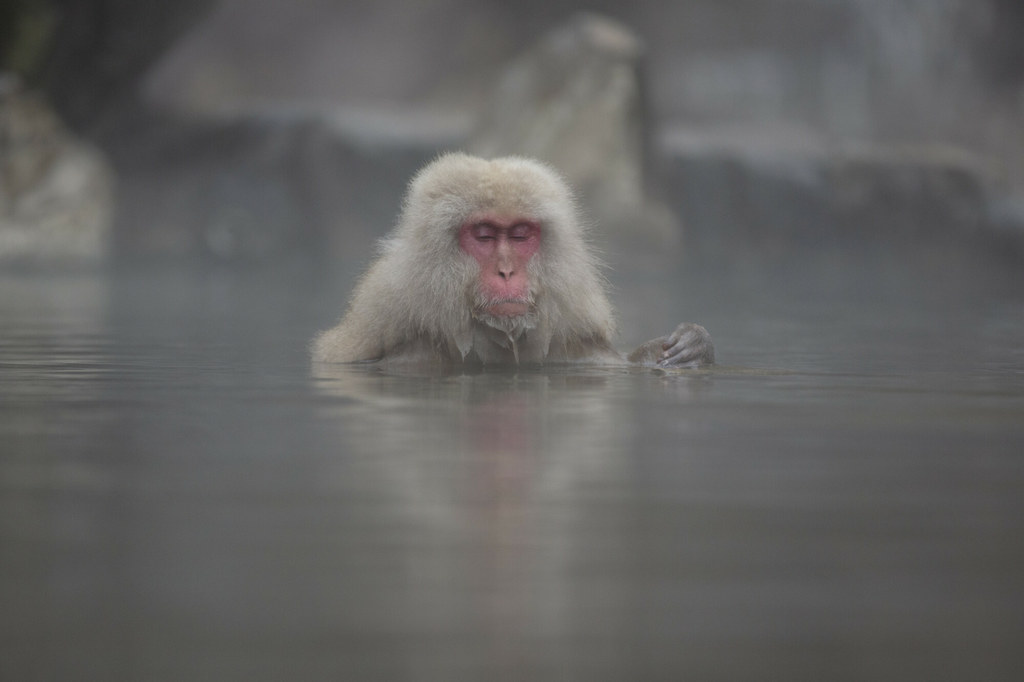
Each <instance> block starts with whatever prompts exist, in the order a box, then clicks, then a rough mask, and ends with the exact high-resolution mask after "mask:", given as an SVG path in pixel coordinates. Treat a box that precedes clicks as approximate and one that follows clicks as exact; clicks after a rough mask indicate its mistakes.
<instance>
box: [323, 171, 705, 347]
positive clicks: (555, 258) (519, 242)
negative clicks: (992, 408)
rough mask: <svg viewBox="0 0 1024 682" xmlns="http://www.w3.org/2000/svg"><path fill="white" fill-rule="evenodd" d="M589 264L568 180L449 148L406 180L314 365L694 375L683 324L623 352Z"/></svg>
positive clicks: (694, 336) (690, 334)
mask: <svg viewBox="0 0 1024 682" xmlns="http://www.w3.org/2000/svg"><path fill="white" fill-rule="evenodd" d="M614 334H615V321H614V316H613V313H612V307H611V304H610V303H609V301H608V296H607V294H606V293H605V283H604V281H603V279H602V277H601V275H600V272H599V264H598V261H597V259H596V257H595V256H594V254H593V253H592V251H591V250H590V248H589V247H588V245H587V243H586V241H585V240H584V234H583V227H582V225H581V222H580V218H579V216H578V212H577V208H576V204H575V202H574V200H573V197H572V193H571V192H570V190H569V188H568V186H567V185H566V183H565V182H564V181H563V180H562V178H561V177H560V176H559V175H558V174H557V173H556V172H554V171H553V170H552V169H551V168H549V167H548V166H546V165H544V164H542V163H540V162H537V161H533V160H530V159H525V158H519V157H505V158H499V159H494V160H484V159H480V158H476V157H472V156H468V155H465V154H447V155H445V156H442V157H440V158H439V159H437V160H436V161H434V162H432V163H430V164H429V165H427V166H426V167H425V168H424V169H423V170H421V171H420V172H419V173H418V174H417V175H416V177H415V178H413V180H412V182H411V184H410V187H409V192H408V194H407V196H406V198H405V204H404V208H403V212H402V215H401V218H400V220H399V223H398V226H397V227H396V228H395V229H394V231H393V232H392V233H391V234H390V235H389V236H388V237H387V238H386V239H385V240H384V241H383V243H382V245H381V249H380V255H379V257H378V258H377V260H376V262H375V263H374V264H373V265H372V266H371V267H370V270H369V271H368V272H367V273H366V274H365V275H364V276H363V278H362V280H361V281H360V282H359V284H358V286H357V287H356V290H355V293H354V294H353V296H352V299H351V301H350V306H349V310H348V312H347V313H346V314H345V316H344V318H342V320H341V322H340V323H339V324H338V326H336V327H334V328H333V329H330V330H328V331H325V332H323V333H321V334H320V335H319V336H318V337H317V338H316V340H315V341H314V343H313V359H314V361H316V362H387V363H396V362H400V363H407V364H412V363H419V364H429V365H438V364H446V365H454V366H457V365H461V364H472V365H481V364H482V365H516V364H540V363H558V362H597V363H604V364H609V363H622V362H624V361H629V362H632V363H639V364H643V365H651V366H661V367H699V366H703V365H709V364H712V363H714V359H715V351H714V347H713V345H712V343H711V337H710V336H709V335H708V333H707V331H706V330H705V329H704V328H703V327H701V326H699V325H695V324H682V325H679V326H678V327H677V328H676V329H675V331H673V332H672V333H670V334H668V335H666V336H663V337H659V338H657V339H653V340H651V341H648V342H647V343H645V344H643V345H642V346H640V347H639V348H637V349H636V350H635V351H633V352H632V353H630V354H629V355H628V356H626V357H623V356H622V355H620V354H619V353H617V352H616V351H615V350H614V348H613V347H612V338H613V336H614Z"/></svg>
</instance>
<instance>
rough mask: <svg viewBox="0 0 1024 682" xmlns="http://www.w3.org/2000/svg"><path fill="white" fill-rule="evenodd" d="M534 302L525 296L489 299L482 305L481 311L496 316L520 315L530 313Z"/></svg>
mask: <svg viewBox="0 0 1024 682" xmlns="http://www.w3.org/2000/svg"><path fill="white" fill-rule="evenodd" d="M532 309H533V304H532V303H531V302H530V301H529V300H527V299H525V298H503V299H499V300H496V301H488V302H487V303H485V304H484V305H482V306H480V311H481V312H484V313H486V314H488V315H492V316H494V317H519V316H521V315H528V314H529V313H530V311H531V310H532Z"/></svg>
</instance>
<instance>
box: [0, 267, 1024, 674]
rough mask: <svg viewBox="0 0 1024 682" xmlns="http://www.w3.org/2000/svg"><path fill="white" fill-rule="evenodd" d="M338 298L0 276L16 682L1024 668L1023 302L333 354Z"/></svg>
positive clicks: (5, 662)
mask: <svg viewBox="0 0 1024 682" xmlns="http://www.w3.org/2000/svg"><path fill="white" fill-rule="evenodd" d="M317 287H318V285H317V283H312V282H309V281H308V280H304V279H302V277H301V276H299V277H298V278H297V279H295V280H290V281H288V282H282V281H273V280H271V281H266V280H264V279H262V278H261V277H256V276H248V275H244V274H225V273H220V274H217V273H216V272H213V271H210V272H206V273H191V272H190V273H184V272H162V273H161V272H146V273H117V274H115V275H112V276H110V277H109V278H108V277H107V276H99V275H88V274H83V275H80V276H77V277H74V278H50V277H44V276H41V275H30V274H22V275H13V274H8V275H4V276H3V277H0V288H2V290H3V292H4V295H3V296H2V297H0V320H2V325H0V386H2V391H0V453H2V455H0V643H2V647H3V652H4V653H3V656H2V657H0V676H2V677H3V679H8V678H9V679H33V678H41V679H103V680H136V679H190V680H192V679H218V680H219V679H225V678H245V679H248V680H261V679H282V678H285V677H288V678H291V677H297V678H300V679H320V678H332V679H361V680H362V679H404V678H414V679H437V680H459V679H467V680H476V679H485V678H486V679H490V678H494V677H499V678H500V677H503V676H504V677H507V678H509V679H562V678H565V677H568V678H579V679H609V680H620V679H647V678H664V679H684V678H685V679H722V678H747V679H763V678H764V677H777V678H780V679H837V678H838V679H878V678H883V679H884V678H887V677H891V676H892V671H894V670H899V671H900V672H899V676H900V677H901V679H902V678H912V679H913V678H917V679H935V678H942V677H949V678H957V679H1007V680H1009V679H1018V678H1019V677H1020V673H1021V672H1022V671H1021V659H1020V657H1019V654H1018V650H1019V644H1020V642H1021V638H1022V634H1024V633H1022V626H1021V621H1020V613H1021V609H1022V607H1024V598H1022V597H1024V594H1022V586H1021V583H1020V578H1019V576H1020V575H1021V573H1022V569H1024V542H1022V541H1021V538H1022V537H1024V532H1022V531H1024V521H1022V519H1024V498H1022V497H1021V495H1020V490H1021V489H1022V484H1024V462H1022V460H1021V458H1020V454H1019V452H1020V450H1021V446H1022V444H1024V355H1022V354H1021V343H1020V339H1021V338H1024V308H1022V307H1021V304H1020V302H1019V301H1014V300H1004V301H1001V302H997V301H993V302H990V303H986V304H985V305H984V306H976V307H974V308H972V311H968V312H964V311H954V310H949V309H948V308H947V307H941V306H936V307H934V308H929V307H921V306H916V305H915V306H902V305H900V304H898V303H897V304H892V307H888V308H885V307H881V306H872V307H869V308H866V309H865V308H863V307H858V306H857V305H846V306H843V307H841V308H837V307H836V306H835V305H834V304H833V302H831V301H826V302H823V303H822V304H818V303H817V302H815V301H814V300H813V298H808V299H802V300H794V301H791V302H789V303H788V304H786V305H782V304H780V303H779V302H778V301H779V300H780V299H777V298H772V297H766V298H765V299H762V300H755V301H750V302H744V301H742V300H733V301H726V302H725V303H723V304H722V305H721V306H720V310H721V311H722V312H720V313H719V314H718V318H717V319H709V325H708V326H709V327H710V328H712V330H713V331H714V332H715V334H716V339H717V340H718V342H719V347H720V350H721V356H722V360H723V361H724V362H729V363H734V364H735V365H737V366H723V367H718V368H715V369H712V370H707V371H701V372H686V371H681V372H675V373H666V372H659V371H650V370H637V369H622V368H616V369H609V368H592V367H590V368H572V367H552V368H547V369H545V370H543V371H541V370H530V371H522V372H518V373H516V372H476V373H470V374H452V375H437V376H413V375H402V374H395V373H385V372H381V371H379V370H376V369H374V368H372V367H367V366H360V367H346V366H337V367H326V368H324V367H320V368H317V370H316V371H315V372H314V373H313V374H312V375H311V374H310V365H309V362H308V358H307V355H306V344H307V342H308V340H309V338H311V337H312V335H313V332H314V331H315V330H316V329H317V328H318V327H322V326H323V325H324V324H329V322H330V320H329V319H326V320H325V319H324V312H323V311H324V310H327V309H329V306H320V305H319V304H318V302H317V301H316V299H312V300H311V299H310V297H309V295H308V292H309V291H312V290H315V289H317ZM673 290H685V288H684V287H674V288H673ZM335 300H337V299H335ZM683 316H684V315H679V317H680V318H681V317H683ZM701 317H702V318H703V319H708V318H709V317H710V318H713V317H714V315H711V316H706V315H701ZM965 349H970V350H972V352H970V353H967V352H965ZM740 365H742V366H743V367H738V366H740Z"/></svg>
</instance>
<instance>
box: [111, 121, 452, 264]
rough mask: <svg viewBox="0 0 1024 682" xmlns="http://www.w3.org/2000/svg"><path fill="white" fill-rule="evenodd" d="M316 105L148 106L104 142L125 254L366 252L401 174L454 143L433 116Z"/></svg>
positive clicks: (333, 256)
mask: <svg viewBox="0 0 1024 682" xmlns="http://www.w3.org/2000/svg"><path fill="white" fill-rule="evenodd" d="M380 118H381V117H380V116H378V117H376V119H378V120H375V119H374V117H360V116H358V115H345V113H344V112H332V111H325V110H320V109H284V108H277V109H269V108H268V109H264V110H262V111H248V112H240V113H237V114H227V115H223V116H217V117H215V116H187V115H179V116H174V115H166V114H164V115H159V116H156V115H153V116H151V117H149V118H141V119H139V120H137V121H136V125H134V126H131V127H128V129H126V130H124V131H123V132H122V134H121V135H120V136H119V138H118V139H117V140H116V141H113V142H112V143H111V154H112V158H113V159H114V162H115V163H116V164H117V168H118V170H119V172H120V173H121V175H122V176H123V180H122V183H121V191H120V194H121V196H122V201H121V202H120V205H119V211H118V219H117V229H116V232H117V252H118V254H119V255H121V256H125V257H146V258H160V259H162V258H168V257H169V258H181V257H196V256H199V257H201V258H209V259H211V260H214V261H219V262H224V263H239V264H242V263H256V262H260V263H265V264H273V263H274V262H275V261H278V260H281V259H286V258H289V257H291V256H295V255H298V256H306V255H312V256H313V257H315V258H319V257H327V258H329V259H330V260H331V261H332V262H338V261H345V260H346V259H348V258H353V259H360V262H361V260H362V259H365V256H366V253H367V251H368V248H367V246H366V245H367V244H368V243H372V242H373V241H375V240H376V239H378V238H379V237H380V236H381V235H383V234H384V233H385V232H386V231H387V229H388V228H389V226H390V225H391V223H392V222H393V221H394V219H395V217H396V216H397V214H398V210H399V208H400V201H401V196H402V194H403V191H404V187H405V185H406V183H407V182H408V180H409V177H410V176H411V175H412V174H413V173H414V172H415V171H416V170H417V169H418V168H419V166H421V165H422V164H423V163H425V162H426V161H427V160H429V159H430V158H432V157H433V156H434V155H436V154H437V153H438V152H439V151H440V150H442V149H443V148H446V147H448V146H451V143H450V141H449V139H448V138H447V137H446V132H447V131H445V130H444V129H442V130H441V131H440V132H438V131H437V130H436V129H435V128H434V127H432V122H429V121H428V122H426V123H423V122H419V121H416V122H412V123H408V122H407V123H406V124H405V125H406V126H407V127H409V128H410V129H411V130H410V131H408V132H407V133H400V132H399V131H401V130H402V126H403V124H402V123H401V122H395V121H392V122H390V123H389V124H388V128H389V129H388V131H387V132H386V133H385V132H382V131H380V130H376V129H375V128H374V126H378V127H379V126H380V125H381V123H380V121H379V119H380Z"/></svg>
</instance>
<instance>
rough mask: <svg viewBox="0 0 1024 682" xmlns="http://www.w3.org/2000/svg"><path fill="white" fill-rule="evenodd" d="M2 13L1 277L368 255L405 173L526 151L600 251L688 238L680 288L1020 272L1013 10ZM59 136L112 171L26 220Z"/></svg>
mask: <svg viewBox="0 0 1024 682" xmlns="http://www.w3.org/2000/svg"><path fill="white" fill-rule="evenodd" d="M0 11H2V12H3V14H2V16H0V26H2V29H0V30H2V35H0V40H2V42H0V45H2V53H0V54H2V60H3V61H2V68H3V72H4V80H3V83H4V85H3V97H4V99H3V107H4V109H3V111H4V118H3V120H4V125H5V128H7V129H8V130H7V131H6V134H5V136H4V141H3V143H4V145H5V148H4V150H3V152H4V158H5V161H4V166H5V173H4V176H3V177H4V187H3V194H2V195H0V196H2V198H3V201H4V205H5V212H4V216H3V217H0V221H2V222H0V261H19V260H20V261H26V260H28V261H33V260H36V261H38V260H43V261H45V260H54V259H59V258H61V257H63V255H62V253H61V251H62V248H63V251H69V250H70V249H69V248H68V247H67V246H65V247H61V246H58V245H55V244H54V242H55V241H56V240H54V239H47V238H46V236H45V234H43V233H44V232H46V230H45V229H43V228H41V227H40V223H42V224H44V227H45V225H46V224H48V221H49V222H53V221H57V222H61V224H62V225H64V228H66V229H67V230H69V231H73V230H74V229H76V228H75V227H74V225H76V224H77V225H80V226H81V227H80V229H81V231H82V232H90V233H92V234H93V235H94V236H93V237H92V238H91V240H90V239H86V238H85V237H83V236H82V235H81V234H79V235H77V237H76V238H77V239H78V240H79V241H81V242H83V243H82V244H80V246H79V247H78V248H77V251H74V252H73V253H71V254H70V256H71V257H75V258H77V256H75V254H76V253H78V254H92V255H95V254H97V253H103V254H106V253H113V254H115V255H116V256H117V257H124V256H144V257H161V258H166V257H172V258H173V257H181V256H197V255H198V256H210V257H212V258H214V259H218V260H221V261H254V260H255V261H264V262H266V261H268V260H269V261H272V262H276V261H279V260H281V259H282V258H285V257H287V256H288V255H290V254H293V253H295V252H296V251H299V252H303V251H304V252H306V254H307V255H308V254H310V253H312V254H316V255H324V254H329V257H330V258H331V259H334V261H335V262H337V261H338V259H342V260H343V259H345V258H347V257H350V256H351V254H352V252H353V250H355V251H356V253H357V254H359V256H358V257H359V258H360V259H362V258H364V257H365V253H366V251H365V245H366V242H367V241H368V240H369V241H372V240H373V239H375V238H376V237H378V236H379V235H381V234H382V233H383V232H384V231H386V229H387V227H388V226H389V225H390V224H391V221H392V220H393V219H394V216H395V214H396V211H397V206H398V201H399V197H400V195H401V193H402V191H403V188H404V184H405V182H406V180H407V178H408V176H409V175H410V174H411V173H412V172H413V171H414V170H415V169H416V168H417V167H418V166H419V165H421V164H422V163H423V162H424V161H425V160H428V159H429V158H430V157H432V156H433V155H434V154H436V153H437V152H438V151H440V150H445V149H451V148H469V149H472V150H474V151H478V152H480V153H485V154H497V153H529V154H533V155H538V156H544V157H545V158H548V159H549V160H552V161H553V162H555V163H556V165H558V166H559V167H560V168H561V169H562V170H563V172H566V173H567V174H568V175H569V176H570V180H571V181H573V183H574V184H575V185H576V186H577V188H578V189H579V190H580V191H581V193H582V194H583V197H584V198H585V199H588V201H585V202H584V204H585V205H586V206H587V208H588V210H589V211H590V212H591V214H592V215H591V217H592V218H593V219H594V222H595V223H597V224H598V225H599V226H600V228H599V230H600V231H603V232H599V236H601V235H603V234H604V233H605V232H607V233H610V234H611V235H612V236H618V237H622V236H623V230H626V231H627V234H628V238H626V239H625V240H622V241H624V243H625V245H626V246H632V245H634V244H636V243H637V240H641V241H642V240H643V239H646V238H650V239H653V240H654V243H655V244H659V245H664V244H666V243H676V242H678V243H682V241H683V239H685V243H686V245H687V246H686V248H685V249H683V251H682V253H685V254H686V258H687V259H692V260H693V261H694V264H693V267H698V266H699V265H700V264H705V265H706V264H708V263H709V262H715V263H717V265H716V266H715V268H714V269H715V270H716V271H721V270H723V269H725V270H727V271H728V270H729V269H730V268H732V269H735V268H737V267H738V265H737V264H738V263H744V262H747V261H749V260H751V259H752V260H753V261H754V263H753V265H755V266H756V267H763V266H764V264H765V263H766V262H771V259H780V258H781V259H784V260H788V258H789V256H791V255H792V254H793V253H795V252H796V253H799V258H804V257H805V256H806V255H807V250H808V249H810V253H811V254H813V255H816V256H817V255H821V254H822V253H826V254H829V257H830V258H831V257H832V256H834V255H835V253H833V251H834V250H835V249H838V250H839V251H838V252H839V253H840V254H842V253H845V252H846V251H847V250H851V249H852V250H855V251H857V252H862V251H863V250H864V249H878V250H881V251H882V252H884V253H885V254H886V255H887V256H886V257H893V258H895V260H896V261H897V263H898V264H899V265H898V267H900V268H902V267H903V266H905V265H906V264H907V262H908V260H909V261H911V262H912V261H915V260H917V261H923V260H927V259H928V258H931V257H935V255H936V253H938V254H940V255H941V256H943V257H945V256H947V255H949V253H951V252H956V253H958V254H960V255H965V254H966V255H967V256H969V257H971V258H975V257H976V258H981V259H982V260H983V262H985V264H986V266H987V265H988V260H989V259H990V258H994V259H995V261H998V262H999V266H1000V267H1002V266H1006V265H1009V266H1010V267H1011V268H1012V269H1014V270H1016V269H1017V268H1018V267H1019V266H1020V265H1021V262H1022V258H1024V255H1022V254H1024V249H1022V246H1021V244H1022V241H1024V236H1022V235H1024V198H1022V197H1024V48H1022V47H1021V45H1022V40H1021V36H1022V35H1024V10H1022V9H1021V7H1020V5H1019V3H1017V2H1014V1H1013V0H978V1H966V0H904V1H902V2H891V3H890V2H886V3H876V2H870V1H868V0H731V1H730V2H713V1H711V0H708V1H702V0H689V1H687V2H665V1H658V0H646V1H645V0H641V1H639V2H630V3H623V2H591V3H582V2H573V1H567V0H553V1H546V2H537V3H532V2H526V3H519V4H516V5H515V6H514V7H512V6H509V5H507V4H506V3H500V2H462V1H460V0H432V1H430V2H413V1H412V0H409V1H403V0H393V1H391V2H383V3H377V2H374V3H371V2H332V1H330V0H298V1H295V2H276V1H275V0H246V1H242V0H237V1H233V0H224V1H222V2H213V1H212V0H188V1H187V2H180V3H174V4H173V5H169V4H166V3H161V2H156V1H155V0H153V1H150V0H141V1H127V0H125V1H119V0H74V1H70V0H69V1H67V2H62V1H61V0H52V1H47V0H7V1H6V2H5V3H4V5H3V9H2V10H0ZM567 120H568V121H572V123H569V124H567V123H566V121H567ZM513 121H516V122H517V123H516V124H514V125H513V124H511V122H513ZM524 121H525V123H524ZM58 138H59V139H62V140H63V139H67V140H73V141H74V144H72V142H70V141H69V142H59V141H56V140H57V139H58ZM79 143H82V144H84V145H87V147H88V149H90V150H92V152H93V154H94V155H93V156H92V157H91V162H92V163H95V164H96V166H97V167H98V168H103V169H106V171H109V175H110V180H109V181H104V182H101V181H100V180H98V179H97V177H96V176H97V174H98V172H95V173H90V175H91V176H92V178H93V179H92V183H93V184H94V185H97V184H98V185H101V187H100V188H99V189H94V191H93V190H86V189H84V188H83V187H81V186H79V187H78V190H77V191H79V192H80V193H81V194H82V195H83V196H82V198H81V199H80V201H79V202H77V203H76V202H75V201H74V200H73V199H70V198H66V202H65V204H61V205H62V207H63V210H64V211H65V213H64V214H62V216H63V217H60V216H57V215H54V213H56V212H57V210H56V209H53V210H51V212H50V213H44V214H41V215H35V216H34V218H29V217H26V216H27V215H28V214H27V213H26V212H29V213H30V212H31V210H33V209H31V208H30V207H27V205H28V204H32V203H33V202H32V200H31V199H26V198H25V197H26V196H27V195H28V194H31V193H32V192H33V190H37V193H38V191H43V188H42V185H44V184H45V183H46V182H47V180H46V174H45V172H44V170H45V169H46V168H48V167H50V166H51V165H52V164H54V163H58V159H60V158H61V154H65V155H66V156H65V157H64V158H65V161H66V162H67V164H66V165H73V163H72V162H73V161H74V159H71V158H70V157H71V155H73V153H74V152H73V148H75V147H74V145H77V144H79ZM65 146H66V148H65ZM80 163H85V164H88V163H89V162H88V161H80ZM83 167H85V168H89V167H90V166H88V165H86V166H83ZM84 182H85V181H84V180H82V181H81V182H80V184H82V183H84ZM72 184H73V183H72ZM108 185H110V186H111V188H110V190H109V191H110V194H111V196H113V189H112V187H113V186H115V185H116V195H117V199H116V201H113V200H112V199H111V200H110V206H109V207H107V206H105V205H104V204H105V203H106V202H107V200H104V199H101V198H100V196H101V195H102V194H103V192H104V191H107V189H106V188H107V186H108ZM70 187H71V186H70V185H69V186H67V187H65V188H64V189H63V193H64V194H65V195H70V194H72V193H73V192H74V191H75V190H74V189H72V188H70ZM53 191H54V192H57V193H58V194H59V193H61V190H60V189H54V190H53ZM35 203H39V202H38V201H36V202H35ZM51 203H52V202H51ZM58 203H59V202H58ZM97 204H99V205H97ZM34 210H37V211H39V210H42V209H39V208H36V209H34ZM67 211H71V215H68V214H67V213H66V212H67ZM76 211H77V213H76ZM26 221H29V222H32V221H34V222H35V223H36V225H35V227H34V228H33V227H32V226H29V225H26V224H25V223H26ZM106 223H110V225H109V235H108V227H107V226H106ZM616 223H630V227H628V228H621V229H620V228H619V227H615V224H616ZM52 229H61V228H57V227H54V228H52ZM32 232H36V233H37V234H31V233H32ZM65 241H66V240H65ZM5 243H6V244H7V247H6V248H5V247H4V246H3V245H4V244H5ZM621 247H622V244H619V247H618V248H614V249H612V260H613V261H614V260H615V258H616V254H618V253H619V252H620V251H621V250H622V248H621ZM906 256H909V258H907V257H906ZM679 257H680V258H681V257H682V256H679ZM723 260H724V261H725V262H722V261H723ZM834 260H835V259H834V258H833V261H834ZM614 264H615V263H613V265H614Z"/></svg>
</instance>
